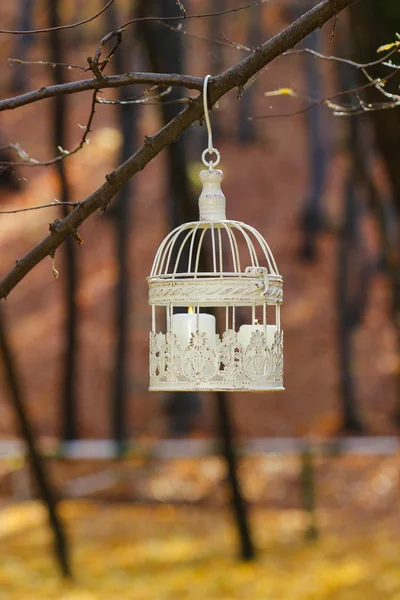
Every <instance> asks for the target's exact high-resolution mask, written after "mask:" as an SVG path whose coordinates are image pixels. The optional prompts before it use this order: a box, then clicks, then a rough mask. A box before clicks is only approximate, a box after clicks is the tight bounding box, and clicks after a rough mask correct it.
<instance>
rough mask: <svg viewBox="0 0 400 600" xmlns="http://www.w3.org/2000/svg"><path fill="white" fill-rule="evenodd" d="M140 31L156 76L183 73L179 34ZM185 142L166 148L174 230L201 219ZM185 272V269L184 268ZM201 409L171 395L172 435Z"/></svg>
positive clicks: (169, 115) (189, 397)
mask: <svg viewBox="0 0 400 600" xmlns="http://www.w3.org/2000/svg"><path fill="white" fill-rule="evenodd" d="M179 14H181V13H180V9H179V7H178V5H177V4H176V2H175V0H141V1H140V2H139V3H138V12H137V15H138V16H146V15H160V16H162V17H168V16H176V15H179ZM138 31H139V33H140V35H141V38H142V40H143V44H144V47H145V51H146V54H147V57H148V61H149V63H150V68H151V70H152V71H154V72H156V73H182V72H183V65H182V63H183V47H182V38H181V36H180V34H179V33H175V32H174V31H171V30H169V29H168V28H166V27H163V26H160V25H158V24H156V23H153V22H150V21H142V22H139V23H138ZM179 98H182V90H181V89H180V88H172V90H171V92H170V93H169V94H168V95H167V96H166V97H165V102H164V101H163V102H161V105H160V109H161V115H162V121H163V123H168V122H169V121H171V119H173V118H174V117H175V116H176V115H177V114H178V113H179V112H180V111H181V109H182V107H181V105H180V104H179V103H171V101H173V100H179ZM185 145H186V144H185V139H184V137H183V136H182V137H181V138H180V139H179V140H177V141H176V142H175V143H174V144H171V145H169V146H168V147H167V148H166V159H167V170H168V171H167V172H168V191H167V194H168V198H169V203H168V212H169V214H170V215H171V222H170V227H171V229H174V228H175V227H177V226H178V225H180V224H181V223H185V222H187V221H193V220H196V219H197V218H198V208H197V205H196V203H195V199H194V197H193V194H192V191H191V187H190V182H189V177H188V164H187V158H186V148H185ZM184 264H187V253H185V252H184V253H182V256H181V261H180V265H182V266H183V265H184ZM183 269H184V270H186V269H185V267H183ZM200 409H201V405H200V398H199V395H198V394H195V393H192V392H175V393H172V394H170V395H169V398H168V399H167V404H166V412H167V416H168V418H169V426H170V432H171V433H172V434H175V435H183V434H186V433H188V432H189V431H190V430H191V429H192V426H193V422H194V420H195V418H196V416H197V415H198V414H199V412H200Z"/></svg>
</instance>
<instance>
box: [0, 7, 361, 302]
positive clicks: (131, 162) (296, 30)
mask: <svg viewBox="0 0 400 600" xmlns="http://www.w3.org/2000/svg"><path fill="white" fill-rule="evenodd" d="M355 2H356V0H335V2H332V1H331V0H323V1H322V2H320V3H319V4H318V5H317V6H315V7H314V8H312V9H311V10H310V11H308V12H307V13H305V14H304V15H302V16H301V17H300V18H299V19H297V20H296V21H295V22H294V23H292V24H291V25H290V26H289V27H288V28H287V29H286V30H284V31H282V32H281V33H279V34H277V35H276V36H274V37H273V38H271V39H270V40H268V41H267V42H265V43H264V44H262V45H261V46H259V47H258V48H257V49H256V50H255V51H254V52H252V53H251V54H250V55H249V56H246V57H245V58H244V59H243V60H241V61H240V62H239V63H237V64H236V65H234V66H233V67H231V68H229V69H227V70H226V71H224V72H223V73H221V74H220V75H218V76H216V77H213V78H212V79H211V81H210V88H209V89H210V94H209V101H210V106H213V105H214V104H215V103H216V102H217V101H218V100H219V99H220V98H221V97H222V96H224V95H225V94H226V93H227V92H229V91H230V90H232V89H234V88H235V87H236V88H238V89H239V91H240V90H241V89H242V88H243V86H244V85H245V83H246V82H247V81H248V80H249V79H250V78H251V77H252V76H253V75H255V74H256V73H257V72H258V71H259V70H260V69H262V68H263V67H265V65H267V64H268V63H270V62H271V61H273V60H274V59H275V58H277V57H278V56H279V55H281V54H282V53H283V52H286V51H287V50H289V49H290V48H293V46H295V45H296V44H297V43H299V42H300V41H301V40H303V39H304V38H305V37H306V36H307V35H309V34H310V33H311V32H312V31H313V30H314V29H316V28H317V27H322V25H324V23H326V22H327V21H328V20H329V19H331V18H332V17H333V16H335V15H336V14H337V13H338V12H340V11H341V10H343V9H344V8H346V7H348V6H350V5H351V4H354V3H355ZM202 114H203V107H202V98H201V97H199V98H197V99H196V100H194V101H193V102H192V103H191V104H190V105H189V106H187V107H186V108H184V110H183V111H182V112H181V113H179V114H178V115H177V116H176V117H175V118H174V119H172V121H170V122H169V123H168V124H167V125H165V126H164V127H163V128H162V129H160V130H159V131H158V132H157V133H156V134H155V135H153V136H152V137H147V138H146V141H145V143H144V145H143V146H142V147H141V148H140V149H139V150H138V151H137V152H135V154H133V155H132V156H131V157H130V158H129V159H128V160H127V161H125V162H124V163H123V164H121V165H120V166H119V167H118V168H117V169H115V170H114V171H113V172H112V173H110V174H109V175H107V176H106V182H105V183H104V184H103V185H102V186H101V187H100V188H99V189H97V190H96V191H95V192H93V193H92V194H91V195H90V196H89V197H88V198H86V200H84V201H82V202H80V203H79V205H78V206H77V207H76V208H75V209H74V210H73V211H72V212H71V213H70V214H69V215H68V216H67V217H65V218H64V219H63V220H62V221H56V222H54V223H52V224H51V225H50V234H49V235H48V236H47V237H46V238H45V239H44V240H42V241H41V242H40V243H39V244H38V245H37V246H35V247H34V248H33V249H32V250H30V251H29V252H28V253H27V254H26V255H25V256H24V257H23V258H21V259H19V260H17V261H16V265H15V267H14V268H13V269H11V271H10V272H9V273H8V274H7V275H6V276H5V277H4V278H3V279H2V280H1V281H0V298H6V297H7V296H8V294H9V293H10V291H11V290H12V289H13V288H14V287H15V286H16V285H17V284H18V283H19V282H20V281H21V280H22V279H23V278H24V277H25V276H26V275H27V273H29V272H30V271H31V270H32V269H33V267H34V266H36V265H37V264H38V263H39V262H41V261H42V260H43V259H44V258H45V257H46V256H49V255H50V256H54V254H55V251H56V249H57V248H58V247H59V246H60V245H61V244H62V243H63V241H64V240H65V239H66V238H67V237H68V236H70V235H76V234H77V231H78V227H80V225H82V223H83V222H84V221H85V220H86V219H87V218H88V217H89V216H90V215H91V214H93V213H94V212H96V211H97V210H99V209H102V210H105V209H106V207H107V206H108V204H109V202H110V201H111V199H112V198H113V197H114V195H115V194H116V193H117V192H118V191H119V190H120V189H121V187H122V186H123V185H124V183H125V182H126V181H128V179H129V178H130V177H132V176H133V175H135V173H137V172H138V171H139V170H142V169H143V168H144V167H145V166H146V165H147V164H148V163H149V162H150V161H151V160H152V159H153V158H154V157H155V156H157V154H159V152H161V150H163V149H164V148H165V147H166V146H167V145H168V144H171V143H173V142H174V141H175V140H176V139H178V137H179V136H180V135H182V133H183V132H184V131H185V130H186V129H187V128H188V127H189V126H190V125H191V124H192V123H194V122H195V121H196V120H198V119H199V118H200V117H201V116H202Z"/></svg>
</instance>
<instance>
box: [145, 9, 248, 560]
mask: <svg viewBox="0 0 400 600" xmlns="http://www.w3.org/2000/svg"><path fill="white" fill-rule="evenodd" d="M148 14H153V15H155V14H157V15H161V16H163V17H167V16H173V15H176V14H179V9H178V7H177V4H176V2H175V0H150V1H149V0H141V1H139V5H138V16H146V15H148ZM138 29H139V30H140V33H141V36H142V39H143V42H144V45H145V48H146V52H147V55H148V58H149V62H150V65H151V69H152V70H153V71H155V72H159V73H163V72H167V73H168V72H170V73H173V72H175V73H179V72H182V60H183V52H182V46H181V38H180V36H179V34H176V33H174V32H172V31H170V30H168V29H167V28H164V27H162V26H160V25H157V24H155V23H152V22H146V21H142V22H141V23H139V24H138ZM181 93H182V92H181V90H180V89H175V88H173V89H172V91H171V93H170V94H169V95H168V96H167V97H166V100H167V102H170V101H171V100H174V99H179V98H180V97H181ZM167 102H163V103H162V105H161V109H162V115H163V122H164V123H167V122H168V121H170V120H171V119H172V118H173V117H174V116H175V115H176V114H177V113H179V112H180V110H181V108H180V105H179V104H176V103H175V104H169V103H167ZM166 151H167V161H168V178H169V197H170V199H171V204H170V211H171V217H172V218H171V221H172V223H171V226H172V227H176V226H177V225H180V224H182V223H184V222H187V221H196V220H197V219H198V207H197V204H196V203H195V202H194V198H193V195H192V193H191V190H190V185H189V179H188V173H187V164H186V163H187V161H186V153H185V140H184V138H183V137H181V138H180V139H179V140H177V141H176V142H175V143H174V144H171V145H170V146H168V148H167V149H166ZM186 263H187V258H186ZM198 402H199V400H198V394H194V393H184V392H176V393H175V394H174V395H173V396H172V398H171V403H170V405H172V406H173V408H174V413H175V415H176V418H177V419H178V421H177V422H176V421H175V423H176V425H177V426H181V423H182V421H181V423H180V422H179V419H182V415H183V414H184V412H185V411H186V415H187V417H186V419H185V420H186V421H189V423H188V424H189V425H190V420H191V418H192V417H193V415H194V414H196V411H197V410H198ZM216 402H217V411H218V427H219V432H220V435H221V439H222V446H223V448H222V452H223V456H224V459H225V461H226V465H227V471H228V479H229V483H230V487H231V501H232V507H233V510H234V514H235V521H236V526H237V528H238V533H239V537H240V544H241V557H242V558H243V559H244V560H249V559H252V558H253V557H254V554H255V553H254V546H253V543H252V541H251V533H250V526H249V522H248V516H247V510H246V503H245V500H244V498H243V496H242V493H241V490H240V485H239V480H238V474H237V464H236V457H235V453H234V448H233V434H232V428H231V423H230V414H229V411H228V405H227V402H226V396H225V394H224V393H223V392H218V393H217V395H216ZM188 411H190V412H188ZM176 425H175V426H176ZM186 429H187V427H186ZM180 433H184V431H182V430H181V431H180Z"/></svg>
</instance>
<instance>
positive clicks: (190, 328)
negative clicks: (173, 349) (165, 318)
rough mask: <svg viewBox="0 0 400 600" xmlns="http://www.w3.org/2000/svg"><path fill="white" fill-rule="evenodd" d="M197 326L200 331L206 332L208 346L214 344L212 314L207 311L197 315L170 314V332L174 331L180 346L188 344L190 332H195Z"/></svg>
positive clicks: (213, 320) (183, 346) (184, 346)
mask: <svg viewBox="0 0 400 600" xmlns="http://www.w3.org/2000/svg"><path fill="white" fill-rule="evenodd" d="M197 324H198V325H197ZM197 327H198V329H199V332H200V333H205V334H207V340H208V343H209V344H210V346H215V331H216V328H215V317H214V316H213V315H209V314H207V313H200V314H199V315H196V314H189V313H178V314H176V315H173V316H172V332H173V333H175V335H176V337H177V338H178V342H179V344H180V345H181V346H182V348H186V347H187V346H189V343H190V336H191V335H192V333H196V331H197Z"/></svg>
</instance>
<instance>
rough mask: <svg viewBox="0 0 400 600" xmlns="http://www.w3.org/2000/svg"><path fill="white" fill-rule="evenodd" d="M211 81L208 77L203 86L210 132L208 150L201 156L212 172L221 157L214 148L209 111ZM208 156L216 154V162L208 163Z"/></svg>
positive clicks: (208, 76)
mask: <svg viewBox="0 0 400 600" xmlns="http://www.w3.org/2000/svg"><path fill="white" fill-rule="evenodd" d="M210 79H211V75H206V76H205V78H204V84H203V107H204V119H205V121H206V126H207V132H208V148H207V149H206V150H204V152H203V154H202V155H201V160H202V161H203V164H205V166H206V167H208V168H209V169H210V171H212V170H213V168H214V167H216V166H217V165H218V164H219V161H220V160H221V155H220V153H219V152H218V150H217V149H216V148H214V146H213V139H212V131H211V123H210V115H209V110H208V97H207V86H208V82H209V80H210ZM207 154H215V155H216V157H217V159H216V160H215V161H212V160H210V161H208V162H207V161H206V155H207Z"/></svg>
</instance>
